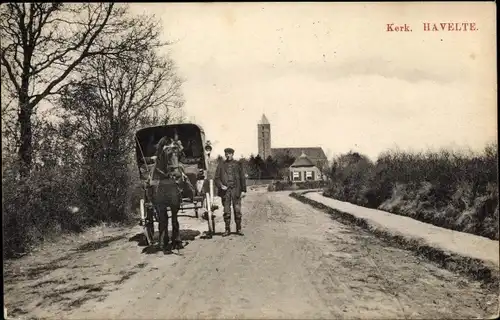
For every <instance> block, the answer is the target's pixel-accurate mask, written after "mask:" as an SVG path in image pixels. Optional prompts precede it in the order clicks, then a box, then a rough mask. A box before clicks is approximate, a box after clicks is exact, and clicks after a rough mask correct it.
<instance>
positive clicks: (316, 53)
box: [131, 2, 497, 159]
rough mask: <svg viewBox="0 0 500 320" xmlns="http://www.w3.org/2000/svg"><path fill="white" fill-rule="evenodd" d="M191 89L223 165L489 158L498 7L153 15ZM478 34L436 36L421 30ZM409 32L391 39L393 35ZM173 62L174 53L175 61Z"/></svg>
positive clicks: (189, 105)
mask: <svg viewBox="0 0 500 320" xmlns="http://www.w3.org/2000/svg"><path fill="white" fill-rule="evenodd" d="M131 10H132V12H133V13H138V14H140V13H146V14H154V15H155V16H156V17H157V18H159V19H161V22H162V26H163V31H164V32H163V38H164V39H165V40H169V41H174V44H172V45H171V46H169V47H168V53H169V54H170V56H171V57H172V58H173V59H174V60H175V62H176V64H177V67H178V73H179V75H180V76H181V77H183V78H184V79H185V83H184V85H183V94H184V97H185V99H186V105H185V109H184V112H185V114H186V116H187V118H188V120H190V121H192V122H196V123H198V124H200V125H201V126H202V127H203V128H204V130H205V134H206V136H207V139H209V140H211V141H212V142H213V144H214V151H213V153H214V154H222V150H223V149H224V148H225V147H233V148H234V149H235V150H236V155H237V156H240V155H243V156H249V155H250V154H256V153H257V123H258V122H259V120H260V118H261V116H262V114H263V113H265V114H266V116H267V118H268V119H269V122H270V123H271V136H272V142H271V146H272V147H294V146H295V147H301V146H304V147H306V146H307V147H308V146H311V147H312V146H320V147H322V148H323V150H325V152H326V153H327V155H328V157H332V156H334V155H338V154H340V153H344V152H348V151H349V150H353V151H358V152H361V153H363V154H366V155H368V156H369V157H371V158H373V159H375V158H376V157H377V155H378V154H380V153H381V152H384V151H386V150H388V149H394V148H399V149H402V150H414V151H418V150H426V149H429V148H430V149H438V148H442V147H446V148H470V149H472V150H481V149H482V148H484V146H485V144H486V143H489V142H491V141H496V139H497V121H496V119H497V107H496V102H497V101H496V96H497V94H496V87H497V86H496V51H495V50H496V38H495V32H496V25H495V23H496V22H495V4H494V3H491V2H490V3H486V2H485V3H442V4H435V3H378V4H376V3H366V4H365V3H191V4H182V3H169V4H167V3H154V4H153V3H151V4H138V3H136V4H131ZM424 22H429V23H445V22H446V23H447V22H456V23H462V22H474V23H475V25H476V28H477V30H476V31H469V32H463V31H461V32H458V31H454V32H450V31H438V32H428V31H427V32H426V31H424V30H423V23H424ZM388 23H395V25H398V24H401V25H404V24H407V25H408V26H409V27H410V28H411V30H412V31H411V32H388V31H387V24H388ZM165 50H166V51H165V52H167V49H165Z"/></svg>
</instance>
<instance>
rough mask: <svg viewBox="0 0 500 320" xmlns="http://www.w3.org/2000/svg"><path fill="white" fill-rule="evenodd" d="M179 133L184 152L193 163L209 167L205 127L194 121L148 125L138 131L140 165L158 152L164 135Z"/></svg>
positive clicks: (201, 166) (169, 135)
mask: <svg viewBox="0 0 500 320" xmlns="http://www.w3.org/2000/svg"><path fill="white" fill-rule="evenodd" d="M175 133H177V135H178V137H179V140H180V141H181V142H182V145H183V147H184V154H185V156H186V158H187V160H188V161H189V162H191V163H193V162H197V163H199V164H200V168H201V169H205V170H206V169H207V163H206V156H205V150H204V148H205V133H204V131H203V129H202V128H201V127H200V126H198V125H196V124H192V123H183V124H171V125H164V126H156V127H147V128H143V129H140V130H138V131H137V132H136V139H135V143H136V159H137V164H138V166H139V167H140V166H141V165H143V164H144V158H150V157H152V156H154V155H155V153H156V145H157V144H158V142H159V141H160V139H161V138H163V137H164V136H168V137H172V138H173V137H174V134H175Z"/></svg>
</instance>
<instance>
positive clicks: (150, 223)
mask: <svg viewBox="0 0 500 320" xmlns="http://www.w3.org/2000/svg"><path fill="white" fill-rule="evenodd" d="M140 210H141V225H143V227H144V228H143V232H144V235H145V236H146V244H145V245H146V246H149V245H152V244H153V236H154V220H153V212H151V211H152V210H151V209H148V208H146V204H145V201H144V199H141V201H140ZM143 222H144V223H143Z"/></svg>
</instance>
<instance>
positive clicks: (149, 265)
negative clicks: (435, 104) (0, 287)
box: [4, 191, 498, 319]
mask: <svg viewBox="0 0 500 320" xmlns="http://www.w3.org/2000/svg"><path fill="white" fill-rule="evenodd" d="M243 210H244V233H245V235H244V236H243V237H240V236H237V235H231V236H230V237H227V238H222V237H220V236H217V237H214V238H213V239H207V240H202V239H196V240H194V241H191V242H190V243H189V245H188V246H187V247H186V248H185V249H184V250H181V255H163V254H162V253H156V254H150V255H147V254H143V253H141V250H142V248H141V247H139V246H138V245H137V243H136V242H133V241H129V238H130V237H132V236H133V235H134V234H136V233H138V232H139V231H140V228H139V227H137V228H134V229H133V230H127V229H109V230H101V232H103V233H102V234H97V235H93V236H90V235H87V238H88V239H87V240H85V239H82V238H81V237H80V238H79V240H80V241H83V242H82V243H75V241H73V242H71V241H67V242H65V243H62V244H59V245H57V246H53V247H47V248H45V249H44V250H43V251H41V252H38V253H35V254H34V255H32V256H29V257H25V258H23V259H20V260H17V261H13V262H11V263H9V264H7V265H6V266H5V268H6V274H5V277H6V279H5V280H6V282H5V295H4V299H5V303H6V305H7V307H8V309H9V312H10V313H11V314H13V315H14V316H17V317H37V318H40V317H47V318H51V319H54V318H65V319H69V318H71V319H77V318H79V319H159V318H161V319H169V318H176V319H179V318H190V319H193V318H219V319H220V318H240V319H242V318H254V319H255V318H287V319H290V318H302V319H304V318H316V319H317V318H329V319H332V318H335V319H340V318H370V319H373V318H453V319H455V318H481V317H489V316H492V315H493V314H495V313H496V311H497V308H498V292H489V291H486V289H482V288H481V286H480V284H479V283H474V282H470V281H468V280H466V279H463V278H462V277H460V276H458V275H455V274H453V273H450V272H448V271H446V270H442V269H439V268H437V267H436V266H434V265H432V264H430V263H428V262H426V261H422V260H421V259H420V258H418V257H416V256H414V255H413V254H412V253H410V252H408V251H404V250H400V249H396V248H393V247H389V246H387V245H386V244H384V243H382V242H381V241H380V240H379V239H377V238H375V237H374V236H372V235H370V234H368V233H366V232H364V231H362V230H359V229H357V228H353V227H350V226H345V225H342V224H339V223H338V222H335V221H333V220H332V219H330V218H329V217H328V216H327V215H325V214H324V213H322V212H320V211H317V210H315V209H313V208H311V207H309V206H308V205H306V204H303V203H300V202H298V201H296V200H294V199H292V198H290V197H289V196H288V194H287V193H267V192H264V191H257V192H256V191H254V192H250V193H249V194H248V196H247V198H245V200H244V205H243ZM189 221H191V222H189ZM189 223H191V228H193V229H196V228H198V229H201V230H204V229H205V224H204V223H203V222H202V221H197V220H196V219H194V218H185V220H183V225H181V227H183V228H187V227H186V226H188V224H189ZM217 227H218V230H222V227H223V225H222V220H221V219H220V218H219V219H218V226H217ZM105 237H108V238H105ZM94 238H96V239H97V238H100V239H101V240H103V239H104V240H103V241H101V242H89V240H92V239H94ZM85 241H87V243H84V242H85Z"/></svg>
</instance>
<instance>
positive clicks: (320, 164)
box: [257, 114, 328, 171]
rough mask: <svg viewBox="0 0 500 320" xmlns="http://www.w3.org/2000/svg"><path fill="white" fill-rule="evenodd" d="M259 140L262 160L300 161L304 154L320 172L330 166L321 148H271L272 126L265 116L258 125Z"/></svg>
mask: <svg viewBox="0 0 500 320" xmlns="http://www.w3.org/2000/svg"><path fill="white" fill-rule="evenodd" d="M257 139H258V140H257V142H258V148H259V152H258V154H259V155H260V157H261V158H262V159H267V157H269V156H272V157H273V158H277V157H279V156H286V155H288V156H289V157H292V158H295V159H298V158H299V157H300V156H301V155H302V153H304V154H305V155H306V156H307V158H308V159H309V160H310V161H312V162H313V164H314V166H316V167H317V168H318V169H319V170H320V171H322V170H323V168H325V166H326V165H327V164H328V158H327V157H326V155H325V152H324V151H323V149H322V148H321V147H290V148H271V124H270V122H269V120H267V117H266V116H265V115H264V114H263V115H262V119H261V121H260V123H259V124H258V125H257Z"/></svg>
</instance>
